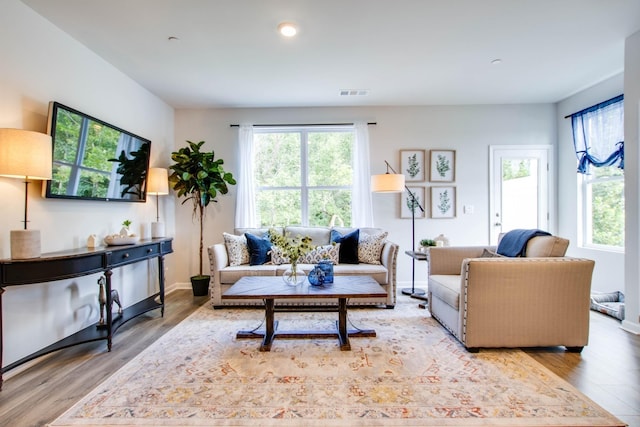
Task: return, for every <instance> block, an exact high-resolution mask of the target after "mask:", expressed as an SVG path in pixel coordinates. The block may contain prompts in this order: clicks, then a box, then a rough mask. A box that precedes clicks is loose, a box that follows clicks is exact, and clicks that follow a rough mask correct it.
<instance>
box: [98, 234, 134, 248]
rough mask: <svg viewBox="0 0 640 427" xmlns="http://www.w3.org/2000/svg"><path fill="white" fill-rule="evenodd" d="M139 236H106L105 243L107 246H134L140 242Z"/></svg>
mask: <svg viewBox="0 0 640 427" xmlns="http://www.w3.org/2000/svg"><path fill="white" fill-rule="evenodd" d="M138 239H139V237H138V236H119V235H117V234H115V235H111V236H106V237H105V238H104V243H105V244H106V245H107V246H118V245H132V244H134V243H136V242H137V241H138Z"/></svg>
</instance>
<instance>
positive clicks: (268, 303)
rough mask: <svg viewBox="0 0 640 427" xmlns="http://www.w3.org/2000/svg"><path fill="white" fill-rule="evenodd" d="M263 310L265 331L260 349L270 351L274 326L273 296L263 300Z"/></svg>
mask: <svg viewBox="0 0 640 427" xmlns="http://www.w3.org/2000/svg"><path fill="white" fill-rule="evenodd" d="M264 311H265V333H264V339H263V340H262V345H261V346H260V351H271V344H272V343H273V336H274V334H275V326H274V322H273V320H274V311H275V300H274V299H273V298H269V299H266V300H265V301H264Z"/></svg>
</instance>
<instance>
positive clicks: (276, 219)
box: [253, 127, 355, 227]
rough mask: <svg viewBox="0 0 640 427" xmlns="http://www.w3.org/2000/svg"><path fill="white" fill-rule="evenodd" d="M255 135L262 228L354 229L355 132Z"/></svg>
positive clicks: (264, 132) (282, 130)
mask: <svg viewBox="0 0 640 427" xmlns="http://www.w3.org/2000/svg"><path fill="white" fill-rule="evenodd" d="M253 135H254V147H255V166H254V168H253V171H254V179H255V185H256V204H257V208H256V209H257V212H258V223H259V226H261V227H269V226H287V225H305V226H306V225H310V226H329V225H338V226H342V225H344V226H350V225H351V224H350V223H351V199H352V197H351V196H352V184H353V183H352V181H353V166H352V157H353V150H354V139H355V132H354V129H353V127H342V128H279V129H275V128H263V129H254V134H253Z"/></svg>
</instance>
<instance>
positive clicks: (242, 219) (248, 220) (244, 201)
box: [235, 125, 258, 228]
mask: <svg viewBox="0 0 640 427" xmlns="http://www.w3.org/2000/svg"><path fill="white" fill-rule="evenodd" d="M238 147H239V154H240V156H239V158H240V173H239V174H238V179H237V181H238V187H237V188H238V195H237V200H236V221H235V227H236V228H254V227H258V213H257V209H256V190H255V188H256V186H255V181H254V179H253V166H254V164H255V150H254V144H253V126H252V125H240V131H239V132H238Z"/></svg>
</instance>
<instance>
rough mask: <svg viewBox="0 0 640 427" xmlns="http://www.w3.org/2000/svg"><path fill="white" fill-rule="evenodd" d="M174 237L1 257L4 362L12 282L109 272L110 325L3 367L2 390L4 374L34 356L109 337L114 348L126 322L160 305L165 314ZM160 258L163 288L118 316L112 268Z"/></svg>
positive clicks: (0, 341)
mask: <svg viewBox="0 0 640 427" xmlns="http://www.w3.org/2000/svg"><path fill="white" fill-rule="evenodd" d="M172 240H173V239H171V238H159V239H144V240H140V241H139V242H138V243H136V244H132V245H122V246H107V247H98V248H95V249H87V248H81V249H73V250H67V251H59V252H50V253H45V254H42V256H41V257H40V258H34V259H27V260H12V259H3V260H0V364H1V362H2V348H3V339H2V294H3V293H4V291H5V288H6V287H8V286H21V285H31V284H35V283H46V282H53V281H55V280H63V279H71V278H74V277H80V276H86V275H89V274H94V273H103V274H104V276H105V279H106V280H105V296H106V307H107V308H106V312H107V313H106V325H104V327H101V328H98V327H97V324H94V325H91V326H89V327H87V328H85V329H82V330H81V331H78V332H76V333H75V334H72V335H70V336H68V337H66V338H63V339H62V340H60V341H58V342H56V343H53V344H51V345H49V346H47V347H45V348H43V349H41V350H39V351H37V352H35V353H33V354H30V355H28V356H26V357H23V358H22V359H20V360H18V361H16V362H14V363H11V364H9V365H7V366H1V367H0V390H2V374H3V373H4V372H7V371H9V370H10V369H13V368H15V367H17V366H19V365H21V364H23V363H26V362H28V361H30V360H33V359H35V358H38V357H40V356H44V355H45V354H49V353H51V352H53V351H56V350H61V349H63V348H67V347H71V346H74V345H77V344H82V343H87V342H91V341H99V340H106V341H107V349H108V351H111V343H112V338H113V334H114V333H115V332H116V330H117V329H118V328H119V327H120V326H122V325H123V324H124V323H126V322H127V321H128V320H131V319H133V318H134V317H137V316H139V315H141V314H143V313H146V312H148V311H150V310H155V309H157V308H159V309H160V310H161V314H162V316H164V256H165V255H166V254H169V253H171V252H173V248H172V246H171V243H172ZM153 258H158V282H159V285H160V287H159V292H157V293H155V294H153V295H151V296H149V297H147V298H145V299H144V300H142V301H139V302H137V303H136V304H133V305H132V306H130V307H127V308H126V309H124V311H123V313H122V314H121V315H119V316H117V317H116V318H115V319H114V317H113V314H112V312H111V310H110V309H109V307H111V303H112V301H111V275H112V274H113V272H112V270H113V269H114V268H117V267H122V266H124V265H127V264H133V263H136V262H141V261H145V260H149V259H153Z"/></svg>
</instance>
